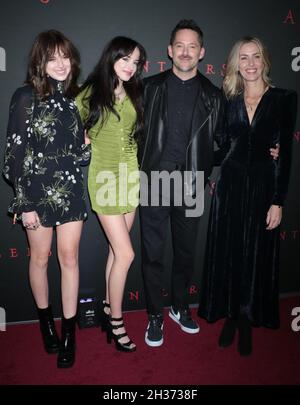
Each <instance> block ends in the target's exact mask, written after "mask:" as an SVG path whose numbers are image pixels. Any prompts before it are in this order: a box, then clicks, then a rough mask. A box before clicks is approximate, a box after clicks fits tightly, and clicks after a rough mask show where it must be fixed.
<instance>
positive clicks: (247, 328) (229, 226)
mask: <svg viewBox="0 0 300 405" xmlns="http://www.w3.org/2000/svg"><path fill="white" fill-rule="evenodd" d="M269 69H270V62H269V58H268V55H267V51H266V48H265V47H264V46H263V44H262V43H261V41H260V40H258V39H257V38H252V37H251V38H249V37H247V38H243V39H242V40H240V41H238V42H237V43H236V44H235V45H234V46H233V48H232V50H231V52H230V54H229V57H228V63H227V71H226V76H225V79H224V83H223V89H224V93H225V95H226V98H227V106H226V133H227V139H228V142H227V145H226V147H225V148H227V151H228V152H227V154H226V157H225V159H224V161H223V163H222V166H221V169H220V174H219V177H218V180H217V183H216V189H215V193H214V197H213V201H212V207H211V212H210V221H209V227H208V239H207V247H206V257H205V266H204V275H203V283H202V293H201V297H200V306H199V316H201V317H204V318H205V319H207V320H208V321H209V322H214V321H216V320H218V319H220V318H226V320H225V323H224V326H223V330H222V333H221V336H220V338H219V345H220V346H222V347H226V346H229V345H230V344H231V343H232V342H233V340H234V336H235V332H236V330H238V331H239V342H238V349H239V353H240V354H241V355H249V354H250V353H251V351H252V333H251V326H252V325H253V326H265V327H270V328H277V327H278V326H279V310H278V306H279V305H278V275H279V263H278V258H279V224H280V222H281V216H282V206H283V204H284V200H285V197H286V194H287V188H288V181H289V173H290V166H291V152H292V135H293V129H294V125H295V120H296V110H297V94H296V93H295V92H294V91H290V90H284V89H279V88H276V87H273V86H271V84H270V79H269V76H268V74H269ZM277 143H279V144H280V153H279V159H278V160H274V159H273V157H272V156H271V155H270V153H269V149H270V148H272V147H273V148H274V147H275V145H276V144H277Z"/></svg>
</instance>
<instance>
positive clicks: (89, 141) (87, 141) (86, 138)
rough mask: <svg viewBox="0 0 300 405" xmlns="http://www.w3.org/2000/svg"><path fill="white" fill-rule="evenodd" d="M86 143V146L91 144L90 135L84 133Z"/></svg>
mask: <svg viewBox="0 0 300 405" xmlns="http://www.w3.org/2000/svg"><path fill="white" fill-rule="evenodd" d="M84 143H85V144H86V145H89V144H90V143H91V140H90V138H89V134H88V133H87V131H84Z"/></svg>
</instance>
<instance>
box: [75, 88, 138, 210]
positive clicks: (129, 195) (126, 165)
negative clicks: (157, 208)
mask: <svg viewBox="0 0 300 405" xmlns="http://www.w3.org/2000/svg"><path fill="white" fill-rule="evenodd" d="M88 94H89V89H88V90H84V91H83V92H81V93H80V94H79V95H78V96H77V98H76V104H77V107H78V110H79V113H80V116H81V119H82V120H83V121H85V119H86V118H87V116H88V113H89V111H88V100H86V99H85V98H86V97H87V96H88ZM115 110H116V111H117V113H118V114H119V116H120V119H119V118H118V117H117V116H116V115H115V114H113V113H109V115H108V117H107V120H106V121H105V122H104V124H103V125H102V126H101V125H100V120H99V121H98V122H97V123H96V124H95V125H94V126H93V127H92V128H91V129H90V130H89V138H90V140H91V146H92V148H91V152H92V154H91V163H90V166H89V172H88V191H89V196H90V200H91V205H92V209H93V210H94V211H95V212H96V213H97V214H102V215H118V214H126V213H128V212H132V211H134V210H135V209H136V207H137V206H138V204H139V189H140V182H139V169H138V161H137V144H136V142H135V140H134V139H133V131H134V128H135V123H136V111H135V108H134V107H133V105H132V103H131V101H130V99H129V97H128V96H126V97H125V99H124V100H123V101H121V102H118V101H117V102H116V104H115Z"/></svg>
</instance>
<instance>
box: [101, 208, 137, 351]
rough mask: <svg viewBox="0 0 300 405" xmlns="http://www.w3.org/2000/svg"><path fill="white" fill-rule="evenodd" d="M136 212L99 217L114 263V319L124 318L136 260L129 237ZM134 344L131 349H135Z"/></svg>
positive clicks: (110, 282) (110, 285)
mask: <svg viewBox="0 0 300 405" xmlns="http://www.w3.org/2000/svg"><path fill="white" fill-rule="evenodd" d="M134 214H135V213H134V212H132V213H129V214H126V215H99V220H100V222H101V225H102V227H103V229H104V232H105V233H106V236H107V238H108V240H109V243H110V246H111V249H112V252H113V261H112V266H111V268H110V271H109V276H108V277H107V279H108V296H109V303H110V307H111V316H112V317H113V318H121V317H122V302H123V294H124V287H125V282H126V278H127V273H128V269H129V267H130V265H131V263H132V261H133V259H134V252H133V248H132V244H131V240H130V236H129V230H128V227H130V228H131V226H132V223H133V220H134ZM124 332H125V329H124V328H120V329H118V333H117V334H121V333H124ZM128 339H129V338H128V337H124V338H122V339H120V343H126V342H128ZM133 346H134V344H132V346H131V347H133Z"/></svg>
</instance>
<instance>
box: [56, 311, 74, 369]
mask: <svg viewBox="0 0 300 405" xmlns="http://www.w3.org/2000/svg"><path fill="white" fill-rule="evenodd" d="M75 327H76V315H75V316H73V317H72V318H69V319H66V318H65V317H64V316H63V317H62V321H61V342H60V347H59V352H58V357H57V367H58V368H68V367H72V366H73V364H74V362H75Z"/></svg>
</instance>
